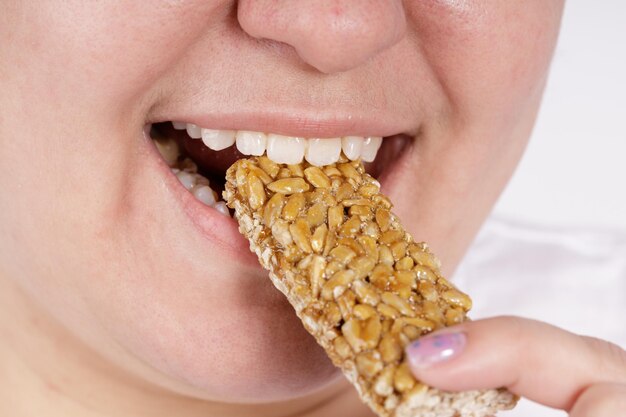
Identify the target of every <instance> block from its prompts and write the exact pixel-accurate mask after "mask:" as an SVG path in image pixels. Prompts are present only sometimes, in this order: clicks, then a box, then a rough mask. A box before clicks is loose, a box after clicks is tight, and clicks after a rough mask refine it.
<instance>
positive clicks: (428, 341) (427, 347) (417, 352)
mask: <svg viewBox="0 0 626 417" xmlns="http://www.w3.org/2000/svg"><path fill="white" fill-rule="evenodd" d="M465 342H466V337H465V333H441V334H434V335H430V336H424V337H422V338H420V339H418V340H416V341H414V342H413V343H411V344H410V345H409V346H407V348H406V354H407V356H408V358H409V363H410V365H411V366H412V367H413V368H414V369H423V368H427V367H429V366H430V365H433V364H435V363H438V362H443V361H446V360H448V359H450V358H453V357H455V356H457V355H458V354H459V353H461V352H462V351H463V348H464V347H465Z"/></svg>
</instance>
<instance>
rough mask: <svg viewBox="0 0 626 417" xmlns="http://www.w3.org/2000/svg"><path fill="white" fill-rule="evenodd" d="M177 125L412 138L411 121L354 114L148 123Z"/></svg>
mask: <svg viewBox="0 0 626 417" xmlns="http://www.w3.org/2000/svg"><path fill="white" fill-rule="evenodd" d="M164 121H177V122H185V123H192V124H195V125H197V126H200V127H204V128H209V129H229V130H251V131H258V132H265V133H275V134H281V135H285V136H294V137H304V138H333V137H343V136H382V137H386V136H392V135H397V134H406V135H409V136H414V135H415V130H416V128H415V127H412V126H410V125H409V123H410V121H407V120H398V117H394V116H390V117H385V115H383V114H378V115H375V114H363V113H359V114H354V113H347V112H341V111H338V112H332V111H328V110H326V111H323V112H317V113H311V112H308V113H307V112H295V111H294V112H285V111H274V112H268V111H243V112H237V113H231V112H220V111H214V112H211V113H206V114H198V113H193V112H188V113H185V112H180V111H179V112H176V111H173V112H168V114H167V115H155V116H154V117H153V118H152V119H151V120H150V121H149V122H150V123H158V122H164Z"/></svg>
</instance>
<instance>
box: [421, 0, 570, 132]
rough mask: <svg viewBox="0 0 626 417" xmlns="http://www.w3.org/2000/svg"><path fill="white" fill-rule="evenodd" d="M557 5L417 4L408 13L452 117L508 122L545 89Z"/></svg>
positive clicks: (557, 0) (553, 0) (483, 0)
mask: <svg viewBox="0 0 626 417" xmlns="http://www.w3.org/2000/svg"><path fill="white" fill-rule="evenodd" d="M562 8H563V1H561V0H550V1H537V0H533V1H527V2H500V1H494V0H480V1H462V2H449V1H438V0H430V1H426V2H418V3H416V7H415V8H414V9H413V10H412V14H411V18H412V19H413V20H414V24H415V27H416V30H417V31H418V32H419V37H420V40H421V41H422V43H423V48H424V53H425V55H426V58H427V61H428V63H429V65H430V66H431V68H432V70H433V71H434V72H435V73H436V74H437V78H438V80H439V81H440V82H441V84H442V87H443V88H444V90H445V93H446V95H447V96H448V98H449V99H450V108H451V111H450V115H451V116H452V117H453V118H455V119H456V120H461V121H463V122H465V121H468V120H471V121H475V122H477V123H485V122H490V123H498V124H502V125H510V123H511V121H512V118H515V117H516V115H515V113H516V109H517V108H523V107H524V106H525V105H527V102H530V101H535V99H536V97H535V96H536V93H537V91H540V90H541V89H542V87H543V78H544V77H545V75H546V72H547V68H548V65H549V62H550V59H551V56H552V51H553V48H554V44H555V42H556V38H557V35H558V29H559V24H560V18H561V13H562Z"/></svg>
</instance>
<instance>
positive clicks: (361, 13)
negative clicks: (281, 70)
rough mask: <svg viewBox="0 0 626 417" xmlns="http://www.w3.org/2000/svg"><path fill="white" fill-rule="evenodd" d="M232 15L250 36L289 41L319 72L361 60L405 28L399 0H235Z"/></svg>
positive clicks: (347, 67) (345, 68)
mask: <svg viewBox="0 0 626 417" xmlns="http://www.w3.org/2000/svg"><path fill="white" fill-rule="evenodd" d="M237 18H238V20H239V24H240V26H241V27H242V28H243V30H244V31H245V32H246V33H248V34H249V35H250V36H252V37H254V38H257V39H263V40H266V41H273V42H280V43H284V44H288V45H290V46H291V47H293V48H294V49H295V50H296V52H297V53H298V55H299V56H300V58H301V59H302V60H303V61H305V62H306V63H307V64H309V65H311V66H313V67H315V68H316V69H317V70H319V71H321V72H323V73H333V72H342V71H348V70H350V69H353V68H356V67H358V66H359V65H362V64H363V63H364V62H366V61H367V60H369V59H370V58H372V57H374V56H376V55H378V54H380V53H381V52H383V51H384V50H386V49H388V48H390V47H392V46H393V45H395V44H396V43H398V42H399V41H400V39H402V38H403V37H404V35H405V31H406V17H405V13H404V7H403V5H402V0H240V1H239V3H238V8H237Z"/></svg>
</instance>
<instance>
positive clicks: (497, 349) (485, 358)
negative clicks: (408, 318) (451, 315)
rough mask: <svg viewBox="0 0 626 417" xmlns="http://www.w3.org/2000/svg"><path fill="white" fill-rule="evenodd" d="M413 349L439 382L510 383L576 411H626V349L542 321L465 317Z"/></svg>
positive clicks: (417, 363) (579, 415)
mask: <svg viewBox="0 0 626 417" xmlns="http://www.w3.org/2000/svg"><path fill="white" fill-rule="evenodd" d="M618 319H620V318H611V320H618ZM622 319H623V318H622ZM407 355H408V358H409V363H410V364H411V369H412V371H413V373H414V375H415V377H416V378H418V379H419V380H421V381H423V382H424V383H425V384H427V385H431V386H433V387H436V388H439V389H443V390H448V391H462V390H470V389H483V388H497V387H507V388H508V389H509V390H510V391H512V392H513V393H515V394H517V395H520V396H522V397H526V398H528V399H530V400H532V401H536V402H538V403H541V404H544V405H547V406H549V407H554V408H559V409H562V410H565V411H567V412H569V415H570V417H618V416H626V352H625V351H624V350H623V349H622V348H620V347H619V346H617V345H615V344H612V343H609V342H606V341H604V340H600V339H595V338H592V337H586V336H579V335H575V334H572V333H569V332H567V331H565V330H562V329H559V328H557V327H554V326H551V325H549V324H546V323H542V322H539V321H534V320H528V319H522V318H518V317H497V318H493V319H486V320H477V321H472V322H467V323H463V324H460V325H457V326H453V327H449V328H446V329H442V330H440V331H437V332H434V333H432V334H431V335H428V336H425V337H422V338H421V339H419V340H417V341H416V342H414V343H413V344H411V345H409V346H408V347H407Z"/></svg>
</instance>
